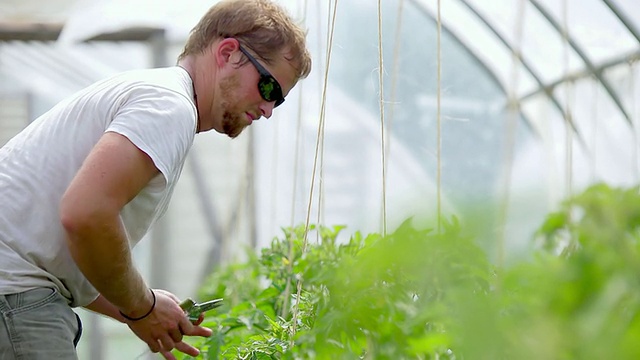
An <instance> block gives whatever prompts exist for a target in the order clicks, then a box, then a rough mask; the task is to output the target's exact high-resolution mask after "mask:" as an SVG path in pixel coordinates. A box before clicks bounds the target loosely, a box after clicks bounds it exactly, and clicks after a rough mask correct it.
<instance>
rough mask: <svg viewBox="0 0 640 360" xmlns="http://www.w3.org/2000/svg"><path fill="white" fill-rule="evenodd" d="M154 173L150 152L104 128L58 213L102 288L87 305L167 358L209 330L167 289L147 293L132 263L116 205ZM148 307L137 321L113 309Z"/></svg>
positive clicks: (79, 259)
mask: <svg viewBox="0 0 640 360" xmlns="http://www.w3.org/2000/svg"><path fill="white" fill-rule="evenodd" d="M157 174H158V169H157V168H156V167H155V165H154V164H153V161H152V160H151V158H150V157H149V156H147V154H145V153H144V152H142V151H141V150H140V149H138V148H137V147H136V146H135V145H134V144H133V143H131V142H130V141H129V139H127V138H126V137H124V136H122V135H119V134H116V133H106V134H104V135H103V136H102V138H101V139H100V140H99V141H98V143H97V144H96V145H95V146H94V148H93V150H92V151H91V153H90V154H89V156H88V157H87V159H85V162H84V164H83V165H82V167H81V168H80V170H79V171H78V173H77V174H76V177H75V178H74V179H73V181H72V182H71V184H70V185H69V187H68V188H67V191H66V192H65V194H64V196H63V197H62V201H61V203H60V219H61V222H62V225H63V227H64V229H65V230H66V232H67V243H68V246H69V250H70V252H71V255H72V256H73V259H74V260H75V262H76V264H77V265H78V268H79V269H80V270H81V271H82V273H83V274H84V275H85V277H86V278H87V279H88V280H89V281H90V282H91V284H93V286H94V287H95V288H96V289H97V290H98V291H99V292H100V293H101V294H102V295H101V297H99V298H98V300H96V302H94V303H92V304H90V305H89V306H88V308H89V309H90V310H95V311H98V312H101V313H103V314H106V315H109V316H111V317H114V318H116V319H118V320H120V321H124V322H125V323H126V324H127V325H128V326H129V328H130V329H131V330H132V331H133V332H134V333H135V334H136V335H137V336H138V337H139V338H140V339H142V340H143V341H145V342H146V343H147V345H149V348H150V349H151V350H152V351H153V352H162V354H163V356H165V357H166V358H168V359H172V358H174V357H173V355H172V354H171V353H170V351H171V349H173V348H174V347H175V348H176V349H178V350H179V351H181V352H184V353H186V354H189V355H191V356H197V354H198V350H197V349H196V348H194V347H193V346H191V345H189V344H187V343H185V342H183V341H182V336H183V335H196V336H209V335H211V330H209V329H206V328H203V327H200V326H194V325H193V324H191V323H190V322H189V320H188V319H187V317H186V316H185V314H184V312H183V310H182V309H181V308H180V306H179V305H178V299H177V298H175V296H174V295H173V294H170V293H168V292H164V291H161V290H156V291H154V293H155V296H153V295H152V293H151V291H150V289H149V288H148V287H147V285H146V284H145V282H144V280H143V278H142V276H141V275H140V273H139V272H138V271H137V270H136V268H135V267H134V265H133V262H132V259H131V252H130V250H129V240H128V239H127V236H126V232H125V230H124V227H123V224H122V222H121V220H120V211H121V210H122V208H123V207H124V206H125V205H126V204H127V203H128V202H129V201H131V200H132V199H133V198H134V197H135V196H136V195H137V194H138V193H139V192H140V191H141V190H142V189H143V188H144V187H145V186H146V185H147V184H148V183H149V181H151V179H152V178H153V177H154V176H156V175H157ZM154 298H155V300H154ZM154 304H155V305H154ZM150 309H152V311H151V312H150V313H149V314H148V316H145V317H144V318H143V319H141V320H140V321H130V320H126V319H124V317H122V316H120V314H119V313H118V311H121V312H123V313H124V314H126V315H128V316H129V317H132V318H138V317H141V316H143V315H145V314H147V313H148V312H149V311H150ZM112 314H113V315H115V316H113V315H112Z"/></svg>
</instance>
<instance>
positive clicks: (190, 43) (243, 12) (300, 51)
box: [178, 0, 311, 79]
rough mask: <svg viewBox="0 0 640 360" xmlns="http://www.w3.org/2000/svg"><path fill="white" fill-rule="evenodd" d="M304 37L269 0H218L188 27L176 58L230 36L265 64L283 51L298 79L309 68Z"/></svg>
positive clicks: (291, 20) (196, 51)
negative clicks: (183, 43) (218, 0)
mask: <svg viewBox="0 0 640 360" xmlns="http://www.w3.org/2000/svg"><path fill="white" fill-rule="evenodd" d="M305 37H306V32H305V31H304V30H303V29H302V28H301V27H300V26H299V25H298V24H296V23H295V22H294V21H293V19H292V18H291V17H290V16H289V15H288V14H287V12H286V11H285V10H284V9H283V8H282V7H280V6H279V5H277V4H275V3H274V2H272V1H270V0H222V1H220V2H219V3H217V4H216V5H214V6H213V7H211V9H209V11H207V13H206V14H205V15H204V16H203V17H202V19H200V21H199V22H198V24H197V25H196V26H195V27H194V28H193V30H191V33H190V34H189V38H188V39H187V43H186V44H185V47H184V49H183V50H182V53H181V54H180V56H179V57H178V60H180V59H182V58H184V57H186V56H188V55H191V54H202V53H204V51H205V50H206V49H207V48H208V47H209V46H210V45H211V44H212V43H213V42H214V41H216V40H218V39H224V38H234V39H237V40H238V41H239V42H240V44H241V45H242V46H244V47H246V48H248V49H251V50H252V52H253V53H255V54H256V55H257V57H258V58H260V59H262V60H263V61H265V62H266V63H268V64H270V63H272V61H273V58H274V57H275V56H276V55H279V54H280V53H282V52H283V51H285V58H286V60H287V61H289V62H290V63H291V65H292V66H293V67H294V69H296V71H297V78H298V79H301V78H306V77H307V76H308V75H309V72H311V56H310V54H309V51H308V50H307V48H306V43H305Z"/></svg>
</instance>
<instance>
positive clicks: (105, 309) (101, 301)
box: [85, 295, 126, 323]
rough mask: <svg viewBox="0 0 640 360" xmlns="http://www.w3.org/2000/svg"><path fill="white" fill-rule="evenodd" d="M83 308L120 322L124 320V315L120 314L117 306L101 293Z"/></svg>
mask: <svg viewBox="0 0 640 360" xmlns="http://www.w3.org/2000/svg"><path fill="white" fill-rule="evenodd" d="M85 309H87V310H91V311H93V312H97V313H99V314H102V315H105V316H108V317H110V318H113V319H116V320H118V321H120V322H121V323H124V322H126V319H125V318H124V316H122V315H120V312H119V311H118V308H117V307H115V306H114V305H113V304H112V303H111V302H110V301H109V300H107V299H106V298H105V297H104V296H102V295H100V296H98V298H97V299H95V300H94V301H93V302H92V303H91V304H89V305H87V306H85Z"/></svg>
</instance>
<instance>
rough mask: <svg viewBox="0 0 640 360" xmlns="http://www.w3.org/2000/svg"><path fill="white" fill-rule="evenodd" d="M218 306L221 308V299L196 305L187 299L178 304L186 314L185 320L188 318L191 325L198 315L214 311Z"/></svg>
mask: <svg viewBox="0 0 640 360" xmlns="http://www.w3.org/2000/svg"><path fill="white" fill-rule="evenodd" d="M219 306H222V299H214V300H209V301H205V302H203V303H199V304H198V303H196V302H195V301H193V300H192V299H190V298H187V299H186V300H184V301H183V302H181V303H180V308H182V310H184V312H185V313H186V314H187V318H189V321H191V322H192V323H195V322H196V321H198V319H199V318H200V314H202V313H203V312H205V311H209V310H212V309H215V308H217V307H219Z"/></svg>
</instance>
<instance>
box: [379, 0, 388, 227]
mask: <svg viewBox="0 0 640 360" xmlns="http://www.w3.org/2000/svg"><path fill="white" fill-rule="evenodd" d="M378 78H379V85H378V86H379V95H380V99H379V100H380V132H381V139H380V140H381V142H382V236H387V192H386V189H387V182H386V178H387V177H386V163H387V162H386V158H385V152H386V150H385V139H384V138H385V123H384V55H383V48H382V0H378Z"/></svg>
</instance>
